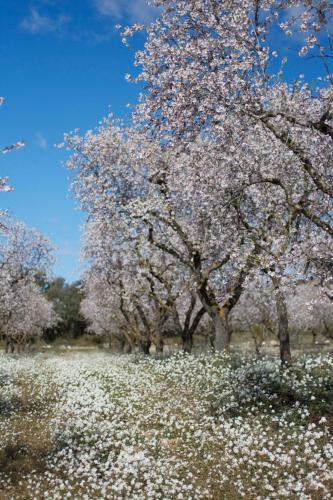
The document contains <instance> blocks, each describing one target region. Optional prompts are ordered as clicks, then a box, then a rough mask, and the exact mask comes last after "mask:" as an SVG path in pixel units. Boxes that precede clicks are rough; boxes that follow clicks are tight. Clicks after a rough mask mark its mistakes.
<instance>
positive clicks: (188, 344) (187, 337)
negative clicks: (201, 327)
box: [182, 330, 193, 354]
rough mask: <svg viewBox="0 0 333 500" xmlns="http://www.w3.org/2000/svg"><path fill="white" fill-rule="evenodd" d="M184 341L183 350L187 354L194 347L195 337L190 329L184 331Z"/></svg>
mask: <svg viewBox="0 0 333 500" xmlns="http://www.w3.org/2000/svg"><path fill="white" fill-rule="evenodd" d="M182 341H183V351H184V352H186V353H187V354H191V352H192V347H193V338H192V335H191V332H190V331H189V330H187V331H183V332H182Z"/></svg>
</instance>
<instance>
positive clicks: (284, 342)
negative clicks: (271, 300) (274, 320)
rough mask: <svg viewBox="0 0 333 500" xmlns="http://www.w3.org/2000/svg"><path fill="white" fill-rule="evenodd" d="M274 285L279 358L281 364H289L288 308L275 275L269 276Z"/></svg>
mask: <svg viewBox="0 0 333 500" xmlns="http://www.w3.org/2000/svg"><path fill="white" fill-rule="evenodd" d="M271 279H272V282H273V284H274V286H275V293H276V295H275V302H276V310H277V317H278V337H279V343H280V358H281V363H282V364H283V365H289V364H291V361H292V360H291V352H290V338H289V325H288V310H287V305H286V302H285V299H284V295H283V292H282V291H281V289H280V287H279V285H280V283H279V280H278V279H277V278H276V277H271Z"/></svg>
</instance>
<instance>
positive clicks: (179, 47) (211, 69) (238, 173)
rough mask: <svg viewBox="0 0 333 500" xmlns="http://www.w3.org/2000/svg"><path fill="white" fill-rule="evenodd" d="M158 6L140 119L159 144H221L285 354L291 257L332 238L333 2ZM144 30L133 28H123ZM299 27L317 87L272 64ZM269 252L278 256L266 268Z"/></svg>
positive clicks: (224, 197)
mask: <svg viewBox="0 0 333 500" xmlns="http://www.w3.org/2000/svg"><path fill="white" fill-rule="evenodd" d="M156 4H157V5H159V6H160V7H161V8H162V13H161V15H160V17H159V18H158V19H157V21H156V22H155V23H152V24H151V25H150V26H149V27H148V28H147V29H146V34H147V41H146V43H145V46H144V50H142V51H139V52H138V53H137V56H136V63H137V65H138V66H141V67H142V72H141V73H140V74H139V76H138V77H137V78H136V80H143V81H145V83H146V92H145V93H144V94H143V95H142V102H141V104H140V105H139V106H138V107H137V111H136V115H135V116H136V119H137V121H138V123H141V124H142V126H143V127H144V128H145V129H146V131H147V133H148V135H149V136H150V137H152V136H153V137H154V138H156V140H158V141H160V143H161V145H163V147H164V148H167V147H169V148H173V149H174V150H176V151H185V152H186V153H187V154H189V153H191V152H192V150H193V144H195V143H197V142H198V140H201V141H203V140H206V141H208V143H209V142H211V143H212V144H214V148H215V151H216V161H215V163H214V162H208V163H207V167H208V168H209V169H212V168H213V173H210V175H209V176H210V178H215V180H217V179H219V180H220V182H221V183H222V185H223V187H225V189H223V190H222V192H221V197H220V199H221V205H220V206H221V207H224V206H225V205H228V204H229V205H233V206H234V209H235V211H236V212H237V216H238V221H239V226H240V227H241V228H242V229H241V232H240V233H239V234H242V232H243V230H245V231H247V237H246V236H244V235H243V238H245V240H246V239H247V238H249V239H251V240H252V242H253V244H254V245H255V253H256V260H257V264H258V267H259V268H262V269H263V270H266V272H267V273H268V275H269V276H270V278H271V280H272V282H273V284H274V287H275V296H276V304H277V309H278V311H279V337H280V344H281V359H282V361H283V362H285V363H288V362H290V359H291V356H290V346H289V329H288V321H287V307H286V301H285V298H284V296H283V289H282V281H281V280H283V275H285V274H286V270H287V269H288V267H289V268H290V267H293V266H297V262H296V261H295V256H297V255H302V259H301V260H302V262H303V263H304V262H305V261H306V251H305V250H306V249H304V245H303V242H304V237H305V235H308V236H311V238H313V239H312V247H313V248H317V249H318V250H319V247H322V246H323V245H317V240H319V241H320V240H325V241H326V243H327V242H328V241H329V239H331V237H332V235H333V229H332V228H333V224H332V219H331V216H332V189H331V185H332V144H333V143H332V118H333V116H332V110H331V102H332V78H331V75H330V68H329V64H330V58H332V49H331V43H330V33H329V30H330V27H331V26H332V22H331V21H332V13H333V7H332V5H331V4H330V3H328V2H320V1H315V0H314V1H297V0H295V1H290V2H285V1H273V0H271V1H269V0H267V1H258V0H247V1H245V2H217V1H214V0H212V1H209V2H208V1H206V0H193V1H191V2H185V1H181V0H180V1H177V2H171V1H170V0H158V1H157V2H156ZM291 8H293V10H292V9H291ZM295 9H298V10H299V15H298V17H295V16H294V15H293V12H295ZM298 20H300V22H298ZM141 28H142V27H140V26H138V25H136V26H135V27H133V28H128V29H126V30H125V32H124V33H123V35H124V37H125V38H126V37H130V36H132V35H133V34H134V33H135V32H136V31H138V30H139V29H141ZM296 32H297V33H298V34H303V35H302V36H303V37H304V46H303V47H302V48H301V49H300V51H299V57H300V58H301V57H303V56H304V54H305V53H306V52H309V51H310V52H309V53H311V54H312V56H314V57H318V58H320V59H321V60H322V61H323V63H324V64H323V68H324V72H323V71H321V70H320V67H319V65H317V66H316V69H317V70H318V72H317V75H316V76H318V77H319V78H320V79H321V81H320V83H319V84H318V85H317V87H315V88H312V87H311V85H310V84H309V83H308V81H307V80H306V79H305V77H304V76H301V77H300V78H299V79H298V80H297V81H296V82H295V83H294V84H292V85H290V84H289V83H288V81H287V78H286V75H287V72H286V71H283V68H280V70H278V68H277V64H276V60H277V59H276V58H277V56H278V53H277V51H278V50H280V48H281V46H282V44H283V43H284V37H285V36H290V35H292V34H293V33H296ZM273 35H274V36H273ZM274 44H275V45H274ZM281 62H282V66H283V65H284V64H285V62H286V61H285V59H282V61H281ZM304 67H305V69H306V65H304ZM277 70H278V72H277ZM198 138H200V139H198ZM189 156H191V155H190V154H189ZM204 157H205V156H204ZM172 167H173V168H174V164H172ZM192 167H193V168H192V171H191V173H190V174H189V175H188V176H187V182H186V184H184V186H186V191H187V190H189V191H192V190H191V188H190V187H189V186H191V184H192V183H193V179H195V177H196V176H195V175H194V173H195V170H196V163H194V162H192ZM207 167H206V171H205V172H204V174H203V173H202V176H206V175H207ZM228 192H229V193H228ZM223 216H224V214H223V211H222V210H221V213H220V217H223ZM262 225H263V227H261V226H262ZM309 226H310V227H309ZM330 241H331V240H330ZM295 245H296V246H297V250H296V251H295V250H294V247H295ZM238 252H243V248H242V247H241V246H239V249H238ZM318 256H319V257H320V252H318ZM270 259H271V260H272V262H273V261H274V262H273V263H272V265H267V263H268V262H269V260H270ZM288 260H289V262H288V264H287V261H288ZM284 277H285V276H284Z"/></svg>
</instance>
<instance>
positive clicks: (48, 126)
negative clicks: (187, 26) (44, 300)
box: [0, 0, 154, 281]
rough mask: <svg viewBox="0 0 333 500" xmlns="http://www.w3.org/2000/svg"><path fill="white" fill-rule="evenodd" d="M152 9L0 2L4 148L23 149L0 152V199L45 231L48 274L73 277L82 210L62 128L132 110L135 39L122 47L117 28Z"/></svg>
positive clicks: (134, 4)
mask: <svg viewBox="0 0 333 500" xmlns="http://www.w3.org/2000/svg"><path fill="white" fill-rule="evenodd" d="M153 15H154V11H153V10H152V9H151V8H150V7H148V6H147V5H146V4H145V0H142V1H141V0H133V1H132V0H29V1H26V0H18V1H12V2H1V16H0V64H1V68H2V71H1V87H0V96H4V97H5V99H6V101H5V104H4V105H3V106H2V107H1V109H0V126H1V139H0V146H5V145H7V144H10V143H12V142H14V141H16V140H18V139H21V138H22V139H24V141H25V142H26V147H25V148H24V149H21V150H19V151H15V152H13V153H11V154H8V155H1V157H0V172H1V175H6V176H8V177H9V179H10V184H11V185H13V186H14V188H15V190H14V191H13V192H12V193H0V207H1V208H7V209H8V210H9V211H10V212H11V213H12V214H13V215H14V216H16V217H18V218H20V219H23V220H24V221H25V222H26V223H27V224H28V225H29V226H33V227H37V228H38V229H39V230H40V231H42V232H43V233H44V234H46V235H47V236H49V237H50V238H51V240H52V241H53V242H54V244H55V245H56V246H57V247H58V250H57V257H58V261H57V264H56V266H55V269H54V272H55V274H57V275H62V276H64V277H65V278H66V279H67V280H68V281H72V280H74V279H76V278H77V277H78V276H79V269H78V268H79V247H80V226H81V225H82V223H83V220H84V216H83V214H80V212H79V211H78V210H75V202H74V200H72V199H71V197H70V195H69V194H68V185H69V181H68V176H69V173H68V171H67V170H66V168H65V167H64V166H63V165H62V162H63V161H64V160H65V158H66V154H65V153H64V152H63V151H60V150H58V149H56V148H54V144H56V143H60V142H62V138H63V133H64V132H68V131H70V130H73V129H74V128H79V129H80V131H81V132H82V133H83V132H85V131H86V130H87V129H91V128H94V127H95V126H96V125H98V122H99V120H100V119H101V118H102V117H103V116H105V115H106V114H107V113H108V112H109V110H110V108H109V106H110V107H111V109H112V111H113V112H114V113H115V114H116V115H119V116H123V115H124V113H126V112H128V111H127V109H128V108H126V104H127V103H134V102H135V99H136V96H137V93H138V90H139V89H138V87H137V86H134V85H132V84H129V83H127V82H126V81H125V80H124V75H125V74H126V73H128V72H132V69H133V56H134V49H135V47H133V49H132V50H129V49H128V48H126V47H124V46H123V44H122V43H121V41H120V37H119V35H118V33H117V32H116V30H115V28H114V26H115V24H119V23H120V24H128V23H131V22H133V21H136V20H138V21H140V22H148V21H149V20H150V19H151V18H152V16H153Z"/></svg>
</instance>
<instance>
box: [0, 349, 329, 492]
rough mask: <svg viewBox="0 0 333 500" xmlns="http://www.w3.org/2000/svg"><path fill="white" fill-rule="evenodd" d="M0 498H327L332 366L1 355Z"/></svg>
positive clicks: (86, 354)
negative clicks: (283, 367) (288, 366)
mask: <svg viewBox="0 0 333 500" xmlns="http://www.w3.org/2000/svg"><path fill="white" fill-rule="evenodd" d="M0 384H1V396H0V450H1V452H0V498H1V499H6V500H7V499H20V498H22V499H30V498H31V499H32V498H34V499H39V498H52V499H53V498H54V499H57V498H59V499H62V498H76V499H90V498H99V499H104V498H107V499H109V498H112V499H113V498H115V499H116V498H119V499H120V498H129V499H148V498H150V499H155V498H156V499H157V498H160V499H179V500H181V499H238V498H241V497H244V498H250V499H251V498H253V499H254V498H259V499H260V498H262V499H269V498H302V499H307V498H311V499H312V498H313V499H325V498H327V499H328V498H331V491H332V488H333V472H332V468H333V467H332V466H333V442H332V423H333V357H332V355H331V354H329V353H328V354H322V355H320V354H316V355H315V356H313V355H311V354H307V355H305V356H298V358H297V360H296V361H295V363H294V366H293V368H291V369H288V370H281V368H280V366H279V363H278V361H277V360H274V359H273V358H270V357H264V358H262V359H260V360H258V359H256V358H254V357H253V356H252V355H249V354H242V355H239V354H234V355H232V356H231V357H226V356H222V355H207V354H202V355H198V356H195V357H194V356H185V355H181V354H178V355H175V356H171V357H170V358H168V359H165V360H147V359H142V358H140V357H136V356H116V355H112V354H109V353H105V352H102V351H97V350H95V349H90V350H89V349H85V350H84V349H83V350H81V351H78V350H75V349H67V350H64V351H63V352H59V353H53V352H51V353H47V354H45V353H44V354H35V355H32V356H26V357H15V356H14V357H13V356H5V355H0Z"/></svg>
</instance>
